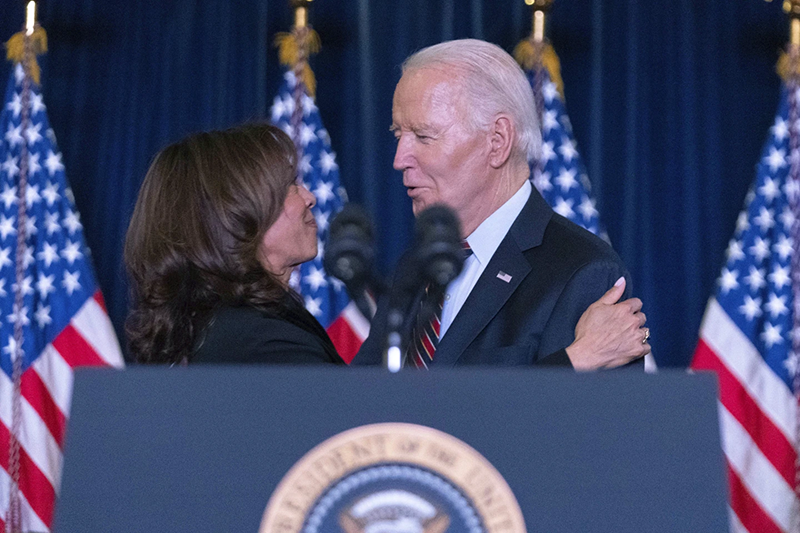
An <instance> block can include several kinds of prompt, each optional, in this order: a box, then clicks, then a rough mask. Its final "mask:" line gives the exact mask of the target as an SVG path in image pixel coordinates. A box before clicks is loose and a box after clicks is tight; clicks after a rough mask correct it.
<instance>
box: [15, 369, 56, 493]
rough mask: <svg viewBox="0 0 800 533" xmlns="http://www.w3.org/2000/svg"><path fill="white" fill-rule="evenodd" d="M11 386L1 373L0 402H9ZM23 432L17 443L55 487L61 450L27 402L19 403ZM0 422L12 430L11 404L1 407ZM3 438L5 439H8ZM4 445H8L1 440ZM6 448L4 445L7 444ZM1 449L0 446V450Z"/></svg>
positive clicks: (24, 400)
mask: <svg viewBox="0 0 800 533" xmlns="http://www.w3.org/2000/svg"><path fill="white" fill-rule="evenodd" d="M13 388H14V385H13V383H12V382H11V380H10V379H8V376H7V375H6V374H5V372H0V398H9V399H10V398H11V397H12V391H13ZM20 409H21V410H20V413H21V422H22V424H21V426H22V431H21V433H20V434H19V435H18V438H19V442H20V444H21V445H22V447H23V448H25V449H26V450H27V452H28V455H29V456H30V458H31V460H32V461H33V462H34V463H36V465H37V468H38V469H39V471H41V473H42V474H43V475H44V476H45V477H46V478H47V480H48V481H49V482H50V484H51V485H53V486H58V480H59V475H60V471H59V469H60V468H61V448H60V447H59V446H58V443H57V442H56V441H55V439H54V438H53V436H52V435H51V434H50V432H49V431H48V430H47V426H46V425H45V423H44V421H43V420H42V419H41V418H40V417H39V413H37V412H36V410H35V409H34V408H33V407H31V405H30V403H28V400H27V399H26V398H22V400H21V402H20ZM0 422H2V424H3V425H4V426H5V428H6V430H7V431H10V428H11V402H8V401H4V402H2V403H0ZM5 438H8V437H7V436H6V437H5ZM0 442H3V443H7V442H8V441H4V440H0ZM6 446H7V444H6ZM0 447H2V446H0Z"/></svg>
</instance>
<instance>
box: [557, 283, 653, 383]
mask: <svg viewBox="0 0 800 533" xmlns="http://www.w3.org/2000/svg"><path fill="white" fill-rule="evenodd" d="M624 292H625V278H624V277H622V278H620V279H619V280H617V282H616V283H615V284H614V286H613V287H611V289H609V290H608V292H606V293H605V294H604V295H603V296H602V297H601V298H600V299H599V300H597V301H596V302H595V303H593V304H592V305H590V306H589V308H588V309H587V310H586V312H585V313H583V315H582V316H581V318H580V320H579V321H578V324H577V325H576V326H575V341H574V342H573V343H572V344H570V345H569V346H568V347H567V356H569V359H570V362H571V363H572V366H573V367H574V368H575V370H597V369H599V368H614V367H617V366H622V365H624V364H627V363H630V362H631V361H633V360H634V359H638V358H640V357H644V356H645V355H646V354H648V353H650V344H648V343H647V339H648V338H649V331H648V329H647V328H645V327H643V326H644V324H645V321H646V317H645V315H644V313H642V312H641V309H642V301H641V300H639V299H638V298H631V299H629V300H625V301H623V302H618V300H619V299H620V298H621V297H622V294H623V293H624Z"/></svg>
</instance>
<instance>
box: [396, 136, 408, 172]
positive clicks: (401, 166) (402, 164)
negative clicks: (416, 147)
mask: <svg viewBox="0 0 800 533" xmlns="http://www.w3.org/2000/svg"><path fill="white" fill-rule="evenodd" d="M410 159H411V150H409V147H408V140H407V138H406V137H404V136H402V135H401V136H400V138H399V139H397V149H396V150H395V152H394V163H393V166H394V169H395V170H405V169H407V168H408V167H409V166H411V165H410V163H409V161H410Z"/></svg>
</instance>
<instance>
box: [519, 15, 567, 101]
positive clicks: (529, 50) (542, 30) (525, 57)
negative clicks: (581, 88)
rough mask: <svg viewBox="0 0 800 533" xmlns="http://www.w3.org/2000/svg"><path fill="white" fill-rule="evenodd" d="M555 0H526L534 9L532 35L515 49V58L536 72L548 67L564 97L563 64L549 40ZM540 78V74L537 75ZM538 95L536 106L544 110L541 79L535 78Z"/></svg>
mask: <svg viewBox="0 0 800 533" xmlns="http://www.w3.org/2000/svg"><path fill="white" fill-rule="evenodd" d="M553 1H554V0H525V4H526V5H528V6H530V7H531V8H532V9H531V11H532V15H531V19H532V23H531V33H530V35H529V36H528V37H527V38H525V39H523V40H522V41H521V42H520V43H519V44H518V45H517V47H516V48H515V49H514V58H515V59H516V60H517V63H519V64H520V66H521V67H522V68H523V70H526V71H532V72H536V71H537V70H539V69H542V68H544V69H547V74H548V76H549V78H550V81H552V82H553V83H555V85H556V89H558V93H559V94H560V95H561V98H562V99H563V98H564V82H563V80H562V79H561V64H560V63H559V60H558V56H557V55H556V52H555V50H553V47H552V46H551V45H550V42H549V41H548V40H547V33H546V29H547V17H548V14H549V12H550V9H551V8H552V7H553ZM536 77H537V78H538V76H536ZM533 91H534V95H535V96H536V108H537V110H538V111H539V113H540V116H541V111H542V102H541V98H540V97H541V86H540V81H538V80H535V81H534V86H533Z"/></svg>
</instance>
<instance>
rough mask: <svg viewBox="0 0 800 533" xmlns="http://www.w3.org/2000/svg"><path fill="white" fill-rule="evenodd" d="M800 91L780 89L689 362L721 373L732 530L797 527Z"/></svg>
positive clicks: (765, 532)
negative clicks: (795, 281)
mask: <svg viewBox="0 0 800 533" xmlns="http://www.w3.org/2000/svg"><path fill="white" fill-rule="evenodd" d="M798 98H799V95H798V94H797V91H796V90H792V91H790V90H788V89H786V88H784V89H783V94H782V98H781V103H780V108H779V112H778V115H777V117H776V119H775V123H774V125H773V126H772V129H771V131H770V135H769V138H768V139H767V142H766V144H765V145H764V149H763V152H762V157H761V160H760V162H759V163H758V166H757V175H756V183H755V186H754V187H753V189H751V191H750V193H748V196H747V198H746V201H745V208H744V210H743V211H742V212H741V214H740V215H739V219H738V221H737V224H736V231H735V233H734V235H733V238H732V239H731V241H730V244H729V246H728V249H727V261H726V264H725V266H724V267H723V269H722V274H721V275H720V277H719V280H718V288H717V290H716V294H715V295H714V296H713V297H712V298H711V299H710V300H709V302H708V307H707V308H706V313H705V316H704V318H703V322H702V325H701V326H700V341H699V343H698V346H697V350H696V352H695V355H694V360H693V362H692V365H691V366H692V368H694V369H703V370H713V371H716V372H717V374H718V375H719V387H720V397H719V417H720V425H721V433H722V444H723V449H724V453H725V458H726V460H727V471H728V477H729V482H730V511H731V512H730V517H731V530H732V531H735V532H740V531H748V532H750V533H756V532H758V533H769V532H795V533H796V532H798V531H800V500H798V493H797V478H796V475H797V471H796V468H797V463H796V461H797V449H798V429H800V428H798V418H797V417H798V398H797V396H796V395H797V393H798V383H799V382H800V358H799V357H798V351H797V348H796V347H797V345H798V341H800V330H798V328H797V325H796V324H797V319H796V313H795V309H796V307H795V306H796V305H797V304H798V303H800V302H798V301H797V299H796V297H795V295H794V293H793V288H792V287H793V280H792V278H793V271H794V269H793V267H792V261H793V258H795V256H796V254H797V250H796V247H795V243H796V241H795V238H794V236H796V235H797V233H796V231H797V229H798V227H799V226H797V224H798V223H799V222H800V221H798V212H797V209H796V205H795V207H794V208H793V204H796V203H797V201H798V200H799V199H800V182H798V181H797V177H798V176H797V175H796V174H795V172H796V171H792V166H793V161H794V164H795V165H797V164H800V150H798V140H799V138H798V135H800V131H798V129H797V128H798V127H800V124H798V123H797V118H796V117H797V114H796V111H795V112H794V115H793V116H794V117H795V119H794V120H792V119H790V116H792V115H790V113H791V112H792V111H791V110H792V108H794V109H795V110H796V109H797V102H798ZM793 122H794V124H793ZM792 130H794V131H792ZM797 170H800V168H798V169H797ZM792 174H795V176H794V178H793V177H792ZM794 260H795V261H796V258H795V259H794ZM795 290H796V289H795ZM793 343H794V347H793Z"/></svg>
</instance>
